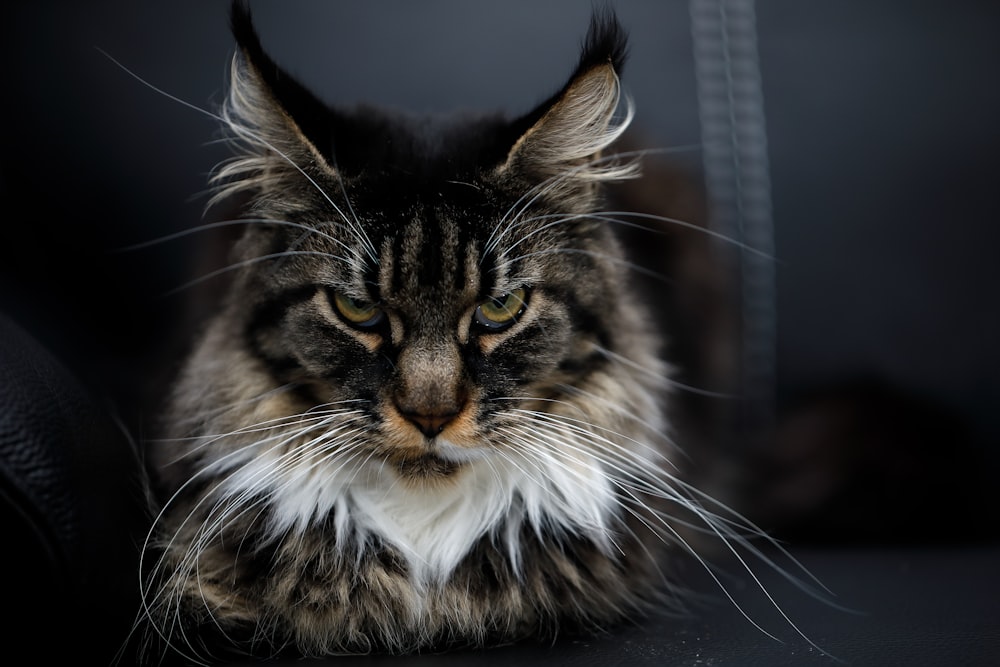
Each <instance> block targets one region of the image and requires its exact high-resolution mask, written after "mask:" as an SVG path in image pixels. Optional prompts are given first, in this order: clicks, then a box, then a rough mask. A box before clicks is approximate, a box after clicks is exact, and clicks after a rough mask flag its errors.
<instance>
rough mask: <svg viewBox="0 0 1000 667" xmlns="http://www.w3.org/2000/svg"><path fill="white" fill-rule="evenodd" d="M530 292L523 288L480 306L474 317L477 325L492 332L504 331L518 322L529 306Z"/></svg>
mask: <svg viewBox="0 0 1000 667" xmlns="http://www.w3.org/2000/svg"><path fill="white" fill-rule="evenodd" d="M527 298H528V292H527V290H525V289H524V288H523V287H519V288H518V289H516V290H512V291H510V292H507V293H506V294H502V295H500V296H498V297H496V298H494V299H489V300H487V301H484V302H483V303H481V304H479V307H478V308H476V313H475V315H474V318H475V321H476V324H478V325H480V326H481V327H483V328H485V329H486V330H487V331H490V332H493V333H495V332H498V331H503V330H504V329H506V328H507V327H509V326H511V325H512V324H514V323H515V322H517V318H518V317H520V316H521V314H522V313H523V312H524V309H525V306H526V305H527Z"/></svg>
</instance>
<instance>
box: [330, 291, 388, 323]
mask: <svg viewBox="0 0 1000 667" xmlns="http://www.w3.org/2000/svg"><path fill="white" fill-rule="evenodd" d="M329 294H330V301H331V302H333V306H334V308H335V309H336V311H337V313H338V314H339V315H340V317H341V319H343V320H344V321H345V322H346V323H347V324H349V325H351V326H353V327H356V328H358V329H371V328H373V327H375V326H377V325H378V324H379V323H380V322H382V318H383V317H384V314H383V312H382V310H381V309H380V308H379V307H378V306H376V305H375V304H374V303H371V302H369V301H362V300H359V299H353V298H351V297H349V296H347V295H345V294H341V293H340V292H334V291H330V293H329Z"/></svg>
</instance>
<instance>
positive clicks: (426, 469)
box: [394, 453, 464, 482]
mask: <svg viewBox="0 0 1000 667" xmlns="http://www.w3.org/2000/svg"><path fill="white" fill-rule="evenodd" d="M394 463H395V466H396V472H398V473H399V475H400V477H402V478H403V479H406V480H411V481H418V482H428V481H437V480H443V479H448V478H450V477H453V476H454V475H455V474H456V473H457V472H458V471H459V470H460V469H461V468H462V466H463V465H464V464H463V463H460V462H457V461H449V460H447V459H444V458H441V457H440V456H438V455H437V454H433V453H427V454H421V455H419V456H408V457H406V458H401V459H398V460H396V461H394Z"/></svg>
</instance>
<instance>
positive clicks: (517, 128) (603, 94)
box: [500, 9, 637, 193]
mask: <svg viewBox="0 0 1000 667" xmlns="http://www.w3.org/2000/svg"><path fill="white" fill-rule="evenodd" d="M626 52H627V35H626V33H625V29H624V28H622V26H621V24H620V23H619V22H618V19H617V17H616V16H615V14H614V12H612V11H611V10H610V9H605V10H595V12H594V14H593V16H592V17H591V20H590V29H589V30H588V31H587V36H586V38H585V39H584V43H583V48H582V50H581V53H580V60H579V61H578V63H577V66H576V69H575V70H574V72H573V74H572V75H571V76H570V78H569V80H568V81H567V82H566V84H565V85H564V86H563V87H562V89H561V90H560V91H559V92H558V93H556V94H555V95H553V96H552V97H550V98H549V99H548V100H546V101H545V102H544V103H542V104H541V105H539V106H538V107H536V108H535V109H534V110H533V111H531V112H530V113H528V114H526V115H524V116H522V117H521V118H519V119H517V120H516V121H514V122H513V123H511V124H510V141H511V143H510V145H511V150H510V152H509V153H508V155H507V160H506V162H505V163H504V164H503V165H501V166H500V170H501V172H505V171H506V172H517V173H520V174H521V175H523V176H527V177H529V178H538V179H542V180H545V179H550V178H553V177H558V178H559V187H561V188H563V189H565V190H576V191H577V193H579V191H580V188H579V187H578V186H581V185H582V186H584V189H585V190H587V191H588V192H592V191H593V188H592V187H591V185H592V184H593V183H595V182H598V181H610V180H618V179H622V178H631V177H633V176H635V175H636V173H637V165H636V164H634V163H626V164H620V163H618V162H617V161H615V160H613V159H611V160H604V159H602V153H603V151H604V150H605V149H607V148H608V147H609V146H611V145H612V144H613V143H614V141H615V140H616V139H617V138H618V137H619V136H621V134H622V133H623V132H624V131H625V129H626V128H627V127H628V124H629V122H631V120H632V107H631V103H630V102H629V101H628V99H627V98H626V105H625V106H626V108H625V113H624V115H623V116H620V117H618V118H617V119H616V118H615V114H616V111H617V109H618V103H619V99H620V96H621V87H620V83H619V79H618V74H619V72H620V70H621V68H622V66H623V65H624V64H625V56H626ZM554 187H555V186H554Z"/></svg>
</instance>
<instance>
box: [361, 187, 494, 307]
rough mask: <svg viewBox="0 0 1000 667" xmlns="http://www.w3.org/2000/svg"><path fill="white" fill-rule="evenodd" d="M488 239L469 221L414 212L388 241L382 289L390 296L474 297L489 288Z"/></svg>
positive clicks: (431, 212) (381, 274) (383, 249)
mask: <svg viewBox="0 0 1000 667" xmlns="http://www.w3.org/2000/svg"><path fill="white" fill-rule="evenodd" d="M481 247H482V240H481V239H479V238H478V234H477V233H476V231H475V229H474V228H473V226H472V225H470V224H469V221H468V220H464V219H461V218H460V217H458V216H456V215H455V214H454V213H452V212H450V211H446V210H444V209H439V208H434V207H429V206H428V207H419V208H415V209H413V210H412V211H411V212H410V214H409V215H407V216H406V217H405V219H404V220H400V221H399V222H398V223H397V224H396V225H393V226H392V228H391V232H390V233H387V234H386V235H385V237H384V238H383V239H382V242H381V248H380V253H379V267H378V285H379V289H380V292H381V294H382V296H383V297H384V298H387V299H392V298H403V299H408V298H412V297H415V296H420V297H448V296H451V295H455V294H462V295H468V296H470V298H471V297H473V296H475V295H476V294H478V293H480V291H481V290H482V289H483V288H484V287H485V288H486V289H488V288H489V285H488V284H487V285H483V284H482V283H483V280H484V278H486V281H487V282H489V281H488V277H484V276H483V275H482V274H481V269H480V266H479V264H480V262H479V256H480V248H481Z"/></svg>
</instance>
